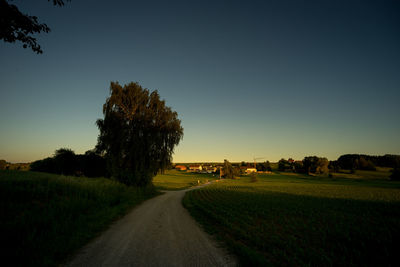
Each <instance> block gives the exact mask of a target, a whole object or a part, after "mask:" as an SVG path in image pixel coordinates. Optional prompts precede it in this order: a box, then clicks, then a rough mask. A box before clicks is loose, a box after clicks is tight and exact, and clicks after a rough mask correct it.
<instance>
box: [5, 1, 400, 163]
mask: <svg viewBox="0 0 400 267" xmlns="http://www.w3.org/2000/svg"><path fill="white" fill-rule="evenodd" d="M32 2H33V1H27V0H26V1H22V0H19V1H18V0H15V1H14V3H15V4H17V5H18V6H19V7H20V9H21V10H22V11H24V12H26V13H28V14H30V15H36V16H38V17H39V21H40V22H44V23H46V24H48V26H49V27H50V28H51V29H52V32H51V33H49V34H40V35H37V37H38V41H39V43H40V45H41V46H42V49H43V50H44V53H43V54H42V55H37V54H35V53H33V52H32V51H31V50H28V49H23V48H22V45H21V44H20V43H17V44H8V43H4V42H2V41H1V42H0V159H2V158H4V159H6V160H7V161H11V162H29V161H33V160H37V159H41V158H44V157H47V156H51V155H52V154H53V153H54V151H55V149H58V148H60V147H68V148H71V149H73V150H74V151H75V152H76V153H84V152H85V151H86V150H89V149H92V148H93V147H94V146H95V144H96V141H97V136H98V129H97V127H96V125H95V121H96V119H98V118H101V117H102V105H103V104H104V102H105V100H106V97H107V96H108V95H109V84H110V81H118V82H120V83H121V84H125V83H128V82H130V81H137V82H139V83H140V84H141V85H142V86H144V87H146V88H149V89H151V90H155V89H157V90H158V91H159V93H160V95H161V97H162V98H164V99H165V100H166V102H167V105H169V106H171V107H172V108H173V109H174V110H176V111H177V112H178V114H179V117H180V119H181V120H182V124H183V127H184V139H183V140H182V141H181V143H180V144H179V146H178V147H177V148H176V150H175V155H174V161H175V162H194V161H197V162H201V161H223V159H228V160H230V161H242V160H243V161H252V160H253V157H264V158H265V159H263V160H267V159H268V160H270V161H277V160H279V159H280V158H282V157H284V158H288V157H293V158H295V159H302V158H303V157H304V156H308V155H318V156H324V157H327V158H328V159H331V160H333V159H336V158H337V157H338V156H340V155H341V154H345V153H366V154H374V155H376V154H379V155H380V154H387V153H390V154H400V140H399V137H400V134H399V133H400V104H399V99H400V49H399V48H400V4H399V3H400V2H399V1H382V0H376V1H351V0H344V1H324V0H317V1H299V0H293V1H282V0H279V1H217V0H213V1H204V0H202V1H188V0H186V1H128V0H127V1H110V0H108V1H98V0H97V1H94V0H93V1H78V0H72V2H70V3H67V4H66V5H65V6H64V7H62V8H60V7H54V6H52V5H51V4H50V3H48V2H47V1H44V0H43V1H34V2H35V3H34V4H33V3H32ZM260 161H261V160H260Z"/></svg>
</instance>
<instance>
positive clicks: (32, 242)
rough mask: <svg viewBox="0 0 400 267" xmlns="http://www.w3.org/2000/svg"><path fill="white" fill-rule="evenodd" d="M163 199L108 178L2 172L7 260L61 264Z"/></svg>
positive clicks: (0, 205)
mask: <svg viewBox="0 0 400 267" xmlns="http://www.w3.org/2000/svg"><path fill="white" fill-rule="evenodd" d="M157 194H158V193H157V192H156V191H155V190H154V188H153V189H152V188H148V189H138V188H132V187H127V186H125V185H123V184H120V183H117V182H114V181H111V180H108V179H104V178H96V179H94V178H90V179H89V178H83V177H65V176H59V175H53V174H45V173H35V172H18V171H0V216H1V217H0V237H1V241H2V249H1V250H0V251H1V260H2V262H3V263H10V264H11V265H10V266H56V265H59V264H60V263H62V262H63V261H64V260H65V259H66V257H68V256H69V255H70V254H71V253H73V252H74V251H75V250H76V249H78V248H80V247H81V246H83V245H85V244H86V243H87V242H88V241H89V240H90V239H92V238H93V237H94V236H96V235H97V234H98V233H100V232H101V231H102V230H104V229H105V228H106V227H107V226H108V225H109V224H110V223H111V222H112V221H113V220H115V219H116V218H118V217H119V216H121V215H123V214H125V213H126V212H127V211H128V210H129V209H131V208H132V207H134V206H135V205H137V204H139V203H141V202H142V201H144V200H146V199H148V198H151V197H153V196H155V195H157Z"/></svg>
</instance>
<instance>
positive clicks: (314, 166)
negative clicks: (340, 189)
mask: <svg viewBox="0 0 400 267" xmlns="http://www.w3.org/2000/svg"><path fill="white" fill-rule="evenodd" d="M328 165H329V161H328V160H327V159H326V158H320V157H317V156H310V157H305V158H304V159H303V168H304V169H305V171H306V173H318V174H327V173H328V172H329V169H328Z"/></svg>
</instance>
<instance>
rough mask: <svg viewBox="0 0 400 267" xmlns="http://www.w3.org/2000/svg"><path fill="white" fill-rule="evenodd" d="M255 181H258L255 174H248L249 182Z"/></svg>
mask: <svg viewBox="0 0 400 267" xmlns="http://www.w3.org/2000/svg"><path fill="white" fill-rule="evenodd" d="M257 181H258V178H257V173H255V172H252V173H250V182H252V183H255V182H257Z"/></svg>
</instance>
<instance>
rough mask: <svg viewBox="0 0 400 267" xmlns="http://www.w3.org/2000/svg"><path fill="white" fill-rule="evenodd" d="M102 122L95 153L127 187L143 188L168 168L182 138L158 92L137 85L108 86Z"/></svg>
mask: <svg viewBox="0 0 400 267" xmlns="http://www.w3.org/2000/svg"><path fill="white" fill-rule="evenodd" d="M103 114H104V119H99V120H98V121H97V126H98V128H99V130H100V134H99V137H98V143H97V146H96V149H97V151H98V152H100V153H102V154H104V156H105V158H106V159H107V163H108V168H109V170H110V172H111V175H112V176H113V177H114V178H115V179H117V180H118V181H120V182H123V183H125V184H127V185H137V186H146V185H148V184H150V183H151V181H152V178H153V176H154V175H156V174H157V172H158V171H159V170H164V169H166V168H167V166H169V164H170V162H171V158H172V154H173V151H174V147H175V146H176V145H177V144H178V143H179V141H180V140H181V139H182V137H183V128H182V126H181V121H180V120H179V119H178V114H177V113H176V112H175V111H172V110H171V108H170V107H168V106H166V105H165V101H164V100H161V99H160V96H159V94H158V92H157V91H153V92H150V91H149V90H148V89H145V88H143V87H142V86H140V85H139V84H138V83H133V82H131V83H129V84H127V85H124V86H121V85H119V84H118V83H115V82H111V85H110V96H109V97H108V98H107V100H106V103H105V104H104V106H103Z"/></svg>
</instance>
